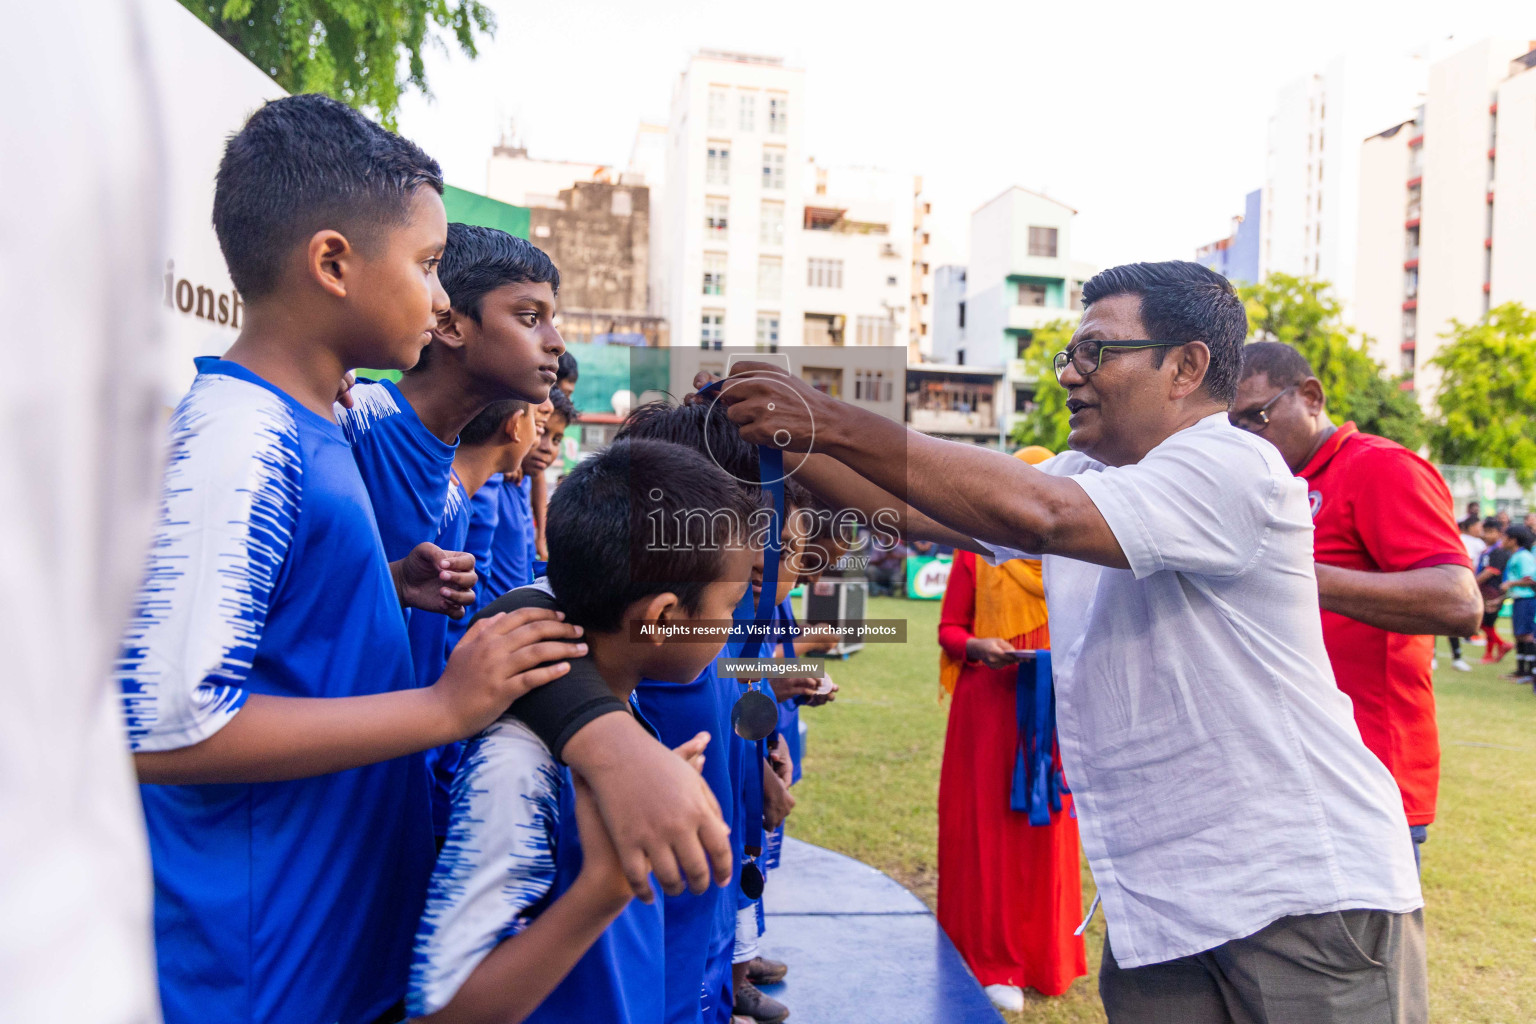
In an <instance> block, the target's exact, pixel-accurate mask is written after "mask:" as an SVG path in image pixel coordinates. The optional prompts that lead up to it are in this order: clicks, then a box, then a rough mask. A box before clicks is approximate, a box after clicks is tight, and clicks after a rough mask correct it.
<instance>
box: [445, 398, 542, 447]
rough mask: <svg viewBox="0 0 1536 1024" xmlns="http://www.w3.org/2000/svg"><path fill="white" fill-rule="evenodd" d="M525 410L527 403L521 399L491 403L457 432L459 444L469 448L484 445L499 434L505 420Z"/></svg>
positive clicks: (507, 399)
mask: <svg viewBox="0 0 1536 1024" xmlns="http://www.w3.org/2000/svg"><path fill="white" fill-rule="evenodd" d="M527 408H528V403H527V402H525V401H523V400H522V399H521V398H506V399H503V400H502V401H500V402H492V403H491V404H490V405H488V406H486V407H485V408H484V409H481V410H480V414H479V415H478V416H476V417H475V418H474V419H472V420H470V421H469V423H467V424H466V425H465V426H464V429H463V430H460V431H459V444H464V445H469V446H471V447H474V446H476V445H482V444H485V443H486V442H487V441H489V440H491V439H492V438H493V437H495V436H496V435H498V434H500V433H501V428H502V426H503V425H504V424H505V423H506V422H507V420H509V419H511V418H512V417H513V416H515V415H517V414H518V413H520V412H523V411H524V410H526V409H527Z"/></svg>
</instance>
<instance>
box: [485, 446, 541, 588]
mask: <svg viewBox="0 0 1536 1024" xmlns="http://www.w3.org/2000/svg"><path fill="white" fill-rule="evenodd" d="M532 487H533V478H532V477H527V476H525V477H523V479H522V481H521V482H520V483H516V484H514V483H512V482H511V481H504V482H503V483H502V486H501V518H500V521H499V522H498V523H497V524H496V534H495V536H494V537H493V538H492V541H491V580H490V582H491V586H490V589H489V590H488V591H486V597H487V598H488V599H489V600H492V601H494V600H495V599H496V598H498V597H500V596H501V595H502V594H505V593H506V592H507V591H509V590H516V589H517V588H518V587H525V586H527V585H528V584H530V583H532V582H533V563H534V560H535V559H536V558H537V557H538V552H537V545H536V540H535V537H536V534H535V527H534V523H533V505H532V501H531V498H530V497H529V496H530V494H531V493H532Z"/></svg>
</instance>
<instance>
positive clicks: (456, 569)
mask: <svg viewBox="0 0 1536 1024" xmlns="http://www.w3.org/2000/svg"><path fill="white" fill-rule="evenodd" d="M389 572H390V575H391V576H393V577H394V578H395V593H397V594H399V595H400V604H401V606H402V607H405V608H420V609H421V610H422V611H425V612H437V613H439V614H441V615H446V616H448V617H449V618H450V619H462V618H463V617H464V609H465V608H466V607H468V606H469V605H472V604H474V603H475V583H476V582H478V580H479V577H478V576H477V575H476V574H475V556H474V555H472V554H470V553H469V552H467V551H444V550H443V549H442V548H440V547H438V546H437V545H436V544H432V543H425V544H418V545H416V546H415V547H414V548H412V549H411V553H410V554H408V555H406V556H405V557H404V558H402V559H400V561H398V562H391V563H389Z"/></svg>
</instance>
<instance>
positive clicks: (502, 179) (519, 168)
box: [485, 129, 613, 207]
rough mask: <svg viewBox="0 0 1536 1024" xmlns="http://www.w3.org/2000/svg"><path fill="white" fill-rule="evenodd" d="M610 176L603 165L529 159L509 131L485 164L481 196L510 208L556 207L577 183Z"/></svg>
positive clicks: (516, 138)
mask: <svg viewBox="0 0 1536 1024" xmlns="http://www.w3.org/2000/svg"><path fill="white" fill-rule="evenodd" d="M612 176H613V172H612V170H611V169H610V168H609V167H607V166H606V165H605V164H590V163H578V162H576V161H572V160H542V159H538V158H535V157H531V156H529V155H528V148H527V147H526V146H524V145H523V142H522V140H521V139H519V138H518V137H517V135H516V132H515V129H511V130H509V133H508V134H503V135H502V138H501V141H500V142H499V143H497V144H496V146H495V148H493V149H492V150H491V157H490V159H489V160H487V161H486V164H485V194H486V195H488V196H490V197H491V198H492V199H499V200H501V201H502V202H504V203H511V204H512V205H513V206H548V207H559V206H560V205H561V201H560V193H561V192H563V191H565V190H566V189H568V188H570V187H571V186H572V185H574V184H576V183H577V182H578V181H608V180H610V179H611V178H612Z"/></svg>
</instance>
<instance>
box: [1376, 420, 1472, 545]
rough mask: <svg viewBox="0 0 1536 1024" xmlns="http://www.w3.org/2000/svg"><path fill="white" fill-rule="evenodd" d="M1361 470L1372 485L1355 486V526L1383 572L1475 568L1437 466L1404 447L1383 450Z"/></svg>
mask: <svg viewBox="0 0 1536 1024" xmlns="http://www.w3.org/2000/svg"><path fill="white" fill-rule="evenodd" d="M1357 472H1358V473H1359V474H1360V476H1361V478H1362V480H1365V481H1369V483H1368V484H1366V485H1365V486H1361V487H1359V488H1358V489H1357V490H1355V494H1354V521H1355V529H1357V530H1358V531H1359V532H1360V540H1361V541H1362V543H1364V544H1365V550H1366V552H1367V553H1368V554H1369V555H1370V556H1371V561H1373V562H1375V563H1376V565H1377V567H1378V568H1379V569H1380V570H1381V571H1382V572H1407V571H1409V570H1410V569H1424V568H1427V567H1429V566H1432V565H1465V566H1467V567H1468V568H1470V567H1471V565H1472V561H1471V559H1470V558H1468V557H1467V549H1466V546H1465V545H1464V544H1462V542H1461V533H1460V531H1458V530H1457V528H1456V516H1455V513H1454V511H1453V509H1454V507H1455V504H1454V502H1452V500H1451V491H1450V488H1449V487H1447V486H1446V484H1445V480H1444V478H1442V477H1441V476H1440V473H1439V471H1438V470H1436V469H1435V467H1434V466H1431V465H1430V464H1429V463H1428V462H1425V461H1424V460H1423V459H1421V458H1419V457H1418V456H1417V455H1415V454H1414V453H1413V452H1411V451H1409V450H1408V449H1406V448H1396V447H1394V448H1380V449H1377V450H1376V451H1375V452H1373V453H1372V454H1371V455H1370V457H1369V458H1365V459H1361V460H1360V465H1359V467H1358V469H1357Z"/></svg>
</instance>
